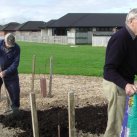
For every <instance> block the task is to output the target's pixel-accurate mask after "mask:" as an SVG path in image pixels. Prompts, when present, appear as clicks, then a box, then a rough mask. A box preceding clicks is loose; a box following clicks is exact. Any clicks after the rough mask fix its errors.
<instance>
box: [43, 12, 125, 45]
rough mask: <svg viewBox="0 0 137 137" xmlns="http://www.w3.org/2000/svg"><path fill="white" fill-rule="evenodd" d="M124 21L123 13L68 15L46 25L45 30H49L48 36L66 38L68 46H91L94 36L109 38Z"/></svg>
mask: <svg viewBox="0 0 137 137" xmlns="http://www.w3.org/2000/svg"><path fill="white" fill-rule="evenodd" d="M125 19H126V14H124V13H68V14H66V15H64V16H63V17H61V18H59V19H57V20H55V21H54V22H52V23H47V24H46V25H45V30H47V28H48V31H49V30H50V32H49V33H48V34H50V36H67V39H68V43H70V44H88V43H90V44H93V38H95V36H96V37H97V36H100V37H101V36H102V37H103V36H105V37H110V36H111V35H112V34H113V33H114V32H113V30H114V28H117V29H120V28H121V27H123V26H124V24H125ZM45 33H46V32H45ZM43 35H44V33H43ZM93 36H94V37H93Z"/></svg>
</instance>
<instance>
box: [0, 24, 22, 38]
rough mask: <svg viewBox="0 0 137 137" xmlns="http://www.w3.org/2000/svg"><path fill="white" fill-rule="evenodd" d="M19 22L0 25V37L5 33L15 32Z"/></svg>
mask: <svg viewBox="0 0 137 137" xmlns="http://www.w3.org/2000/svg"><path fill="white" fill-rule="evenodd" d="M19 25H20V24H19V23H17V22H10V23H8V24H6V25H3V26H1V27H0V37H4V36H5V35H6V34H7V33H15V32H16V28H17V27H18V26H19Z"/></svg>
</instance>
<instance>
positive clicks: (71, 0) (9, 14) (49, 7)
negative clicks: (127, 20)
mask: <svg viewBox="0 0 137 137" xmlns="http://www.w3.org/2000/svg"><path fill="white" fill-rule="evenodd" d="M0 6H1V8H0V13H1V14H0V24H6V23H9V22H19V23H23V22H25V21H29V20H40V21H45V22H46V21H49V20H51V19H58V18H60V17H62V16H63V15H65V14H67V13H127V12H128V11H129V10H130V9H132V8H136V7H135V6H137V1H135V0H114V1H112V0H13V1H11V0H1V1H0Z"/></svg>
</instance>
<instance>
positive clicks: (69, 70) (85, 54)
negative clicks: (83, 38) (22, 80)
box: [18, 42, 105, 76]
mask: <svg viewBox="0 0 137 137" xmlns="http://www.w3.org/2000/svg"><path fill="white" fill-rule="evenodd" d="M18 44H19V45H20V47H21V61H20V66H19V73H31V72H32V57H33V55H36V73H45V65H46V73H49V58H50V56H53V64H54V66H53V67H54V68H53V72H54V74H63V75H87V76H88V75H92V76H102V73H103V65H104V56H105V48H103V47H92V46H90V45H82V46H80V45H79V46H78V47H70V46H69V45H55V44H54V45H53V44H45V43H43V44H40V43H29V42H18Z"/></svg>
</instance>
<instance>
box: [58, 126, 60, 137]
mask: <svg viewBox="0 0 137 137" xmlns="http://www.w3.org/2000/svg"><path fill="white" fill-rule="evenodd" d="M58 137H60V125H58Z"/></svg>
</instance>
